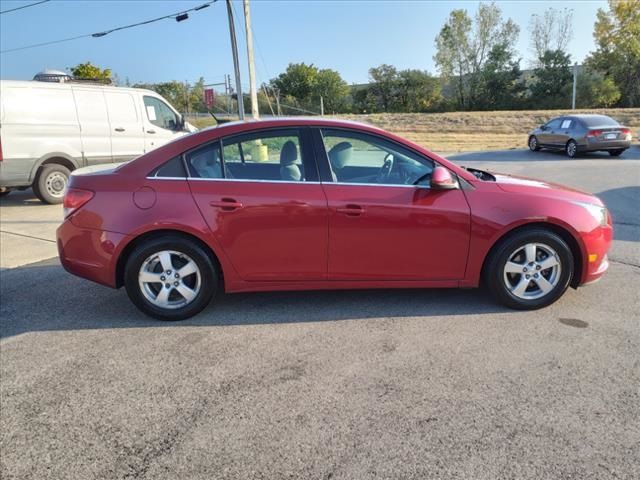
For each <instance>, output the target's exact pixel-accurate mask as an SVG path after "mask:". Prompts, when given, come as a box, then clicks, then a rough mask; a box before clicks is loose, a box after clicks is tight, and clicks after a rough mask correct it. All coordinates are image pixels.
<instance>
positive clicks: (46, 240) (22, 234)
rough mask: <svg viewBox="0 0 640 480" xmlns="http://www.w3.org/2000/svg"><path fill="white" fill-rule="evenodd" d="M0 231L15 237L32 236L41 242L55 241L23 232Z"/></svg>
mask: <svg viewBox="0 0 640 480" xmlns="http://www.w3.org/2000/svg"><path fill="white" fill-rule="evenodd" d="M0 233H6V234H7V235H15V236H16V237H24V238H32V239H33V240H42V241H43V242H51V243H56V241H55V240H49V239H48V238H41V237H35V236H33V235H25V234H24V233H15V232H7V231H6V230H0Z"/></svg>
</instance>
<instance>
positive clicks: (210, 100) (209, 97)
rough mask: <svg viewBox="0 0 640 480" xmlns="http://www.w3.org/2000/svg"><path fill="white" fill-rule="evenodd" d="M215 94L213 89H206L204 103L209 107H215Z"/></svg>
mask: <svg viewBox="0 0 640 480" xmlns="http://www.w3.org/2000/svg"><path fill="white" fill-rule="evenodd" d="M215 98H216V97H215V93H214V92H213V88H206V89H205V90H204V103H205V105H206V106H207V107H209V108H211V107H213V104H214V103H215Z"/></svg>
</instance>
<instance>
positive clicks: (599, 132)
mask: <svg viewBox="0 0 640 480" xmlns="http://www.w3.org/2000/svg"><path fill="white" fill-rule="evenodd" d="M600 135H602V130H589V132H588V133H587V137H599V136H600Z"/></svg>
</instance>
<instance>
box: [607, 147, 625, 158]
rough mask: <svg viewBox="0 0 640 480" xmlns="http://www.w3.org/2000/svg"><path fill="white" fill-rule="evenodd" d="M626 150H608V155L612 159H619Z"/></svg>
mask: <svg viewBox="0 0 640 480" xmlns="http://www.w3.org/2000/svg"><path fill="white" fill-rule="evenodd" d="M625 150H626V148H619V149H617V150H609V155H611V156H612V157H619V156H620V155H622V153H623V152H624V151H625Z"/></svg>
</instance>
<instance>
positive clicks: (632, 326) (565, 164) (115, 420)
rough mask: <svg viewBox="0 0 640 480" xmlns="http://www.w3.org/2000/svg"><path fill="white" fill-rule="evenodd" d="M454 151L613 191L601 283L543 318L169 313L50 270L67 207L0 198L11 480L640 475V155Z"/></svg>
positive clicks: (316, 311) (3, 390)
mask: <svg viewBox="0 0 640 480" xmlns="http://www.w3.org/2000/svg"><path fill="white" fill-rule="evenodd" d="M450 158H452V159H454V160H455V161H457V162H458V163H460V164H463V165H464V164H468V165H472V166H475V167H480V168H483V167H488V168H491V169H494V170H498V171H503V172H509V173H516V174H525V175H529V176H533V177H539V178H543V179H546V180H553V181H556V182H560V183H565V184H568V185H571V186H574V187H578V188H582V189H584V190H587V191H591V192H593V193H596V194H598V195H599V196H600V197H601V198H602V199H603V200H604V201H605V202H606V203H607V205H608V206H609V208H610V210H611V211H612V214H613V218H614V222H615V228H616V232H615V241H614V246H613V248H612V251H611V254H610V258H611V260H612V263H611V268H610V271H609V272H608V274H607V275H606V276H605V278H604V279H603V280H602V281H601V282H600V283H598V284H596V285H593V286H589V287H584V288H581V289H579V290H577V291H573V290H570V291H568V292H567V294H566V295H565V296H564V297H563V298H562V299H561V300H560V301H559V302H557V303H556V304H554V305H553V306H551V307H549V308H547V309H544V310H541V311H536V312H514V311H509V310H506V309H504V308H502V307H500V306H497V305H495V304H494V303H493V302H492V301H491V300H490V299H489V298H488V297H487V295H486V293H485V292H484V291H482V290H464V291H463V290H460V291H458V290H378V291H344V292H296V293H256V294H235V295H224V296H221V297H219V298H218V299H217V301H216V303H215V304H212V305H211V306H210V307H209V308H208V309H207V310H205V312H204V313H203V314H201V315H199V316H198V317H196V318H194V319H191V320H188V321H185V322H179V323H159V322H156V321H153V320H150V319H148V318H146V317H144V316H143V315H141V314H140V313H138V311H137V310H136V309H135V308H134V307H133V306H132V305H131V304H130V303H129V301H128V299H127V297H126V294H125V292H124V291H114V290H110V289H108V288H105V287H101V286H99V285H95V284H92V283H89V282H86V281H84V280H81V279H79V278H75V277H73V276H71V275H69V274H67V273H65V272H64V271H63V270H62V268H61V267H60V265H59V263H58V261H57V259H55V258H49V257H51V254H50V244H51V242H50V240H51V239H52V237H51V234H52V231H53V230H52V229H53V228H55V225H56V224H57V222H58V221H59V218H61V211H60V210H61V209H60V208H59V207H55V206H54V207H43V206H40V205H38V204H37V203H35V202H33V201H31V200H30V197H29V193H28V192H19V193H12V194H10V195H9V196H8V197H5V198H3V199H2V200H1V201H0V223H1V225H0V227H1V228H0V230H2V239H1V240H2V250H1V252H2V262H3V263H2V266H3V269H2V271H1V272H0V478H2V479H133V478H137V479H212V478H216V479H218V478H221V479H226V478H228V479H235V478H243V479H244V478H252V479H253V478H256V479H261V478H264V479H275V478H318V479H320V478H323V479H329V478H331V479H343V478H344V479H363V478H394V479H395V478H420V479H423V478H434V479H435V478H438V479H462V478H470V479H499V478H500V479H501V478H505V479H506V478H509V479H512V478H519V479H524V478H527V479H528V478H530V479H540V478H575V479H607V478H616V479H636V478H640V420H639V419H640V322H639V320H640V314H639V313H638V312H639V310H640V294H639V292H640V215H639V213H638V206H639V205H640V148H639V147H634V149H632V150H630V151H629V152H627V153H625V155H623V157H622V158H620V159H611V158H609V157H608V156H607V155H598V154H596V155H589V156H588V157H584V158H579V159H576V160H567V159H565V158H564V157H563V156H561V155H558V154H551V153H535V154H534V153H530V152H527V151H508V152H485V153H478V154H464V155H458V156H452V157H450ZM17 238H19V240H18V239H17Z"/></svg>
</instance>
